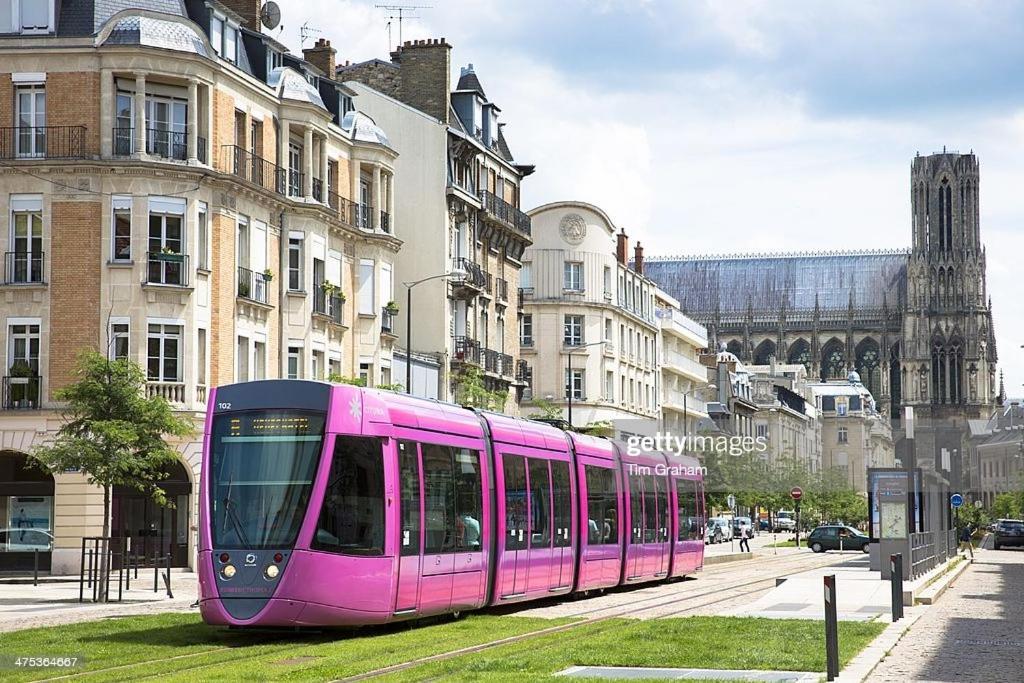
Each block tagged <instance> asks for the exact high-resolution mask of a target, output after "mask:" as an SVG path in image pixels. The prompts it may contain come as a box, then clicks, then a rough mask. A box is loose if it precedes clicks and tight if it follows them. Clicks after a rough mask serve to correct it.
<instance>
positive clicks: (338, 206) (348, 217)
mask: <svg viewBox="0 0 1024 683" xmlns="http://www.w3.org/2000/svg"><path fill="white" fill-rule="evenodd" d="M327 207H328V208H329V209H331V210H333V211H334V212H335V213H336V214H338V218H340V219H341V220H343V221H345V222H346V223H351V221H352V219H353V218H354V217H355V208H354V207H355V205H354V204H353V203H352V202H351V201H350V200H348V199H345V198H344V197H342V196H341V195H340V194H338V193H337V192H332V191H330V190H328V191H327Z"/></svg>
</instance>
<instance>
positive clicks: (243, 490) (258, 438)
mask: <svg viewBox="0 0 1024 683" xmlns="http://www.w3.org/2000/svg"><path fill="white" fill-rule="evenodd" d="M325 421H326V415H325V414H324V413H321V412H311V411H299V410H254V411H246V412H239V413H231V414H228V415H218V416H217V417H215V418H214V421H213V428H212V430H211V434H210V449H211V451H212V452H211V453H210V454H209V457H210V498H211V500H210V508H211V511H212V514H211V515H210V516H211V520H210V521H211V524H212V529H211V531H212V533H213V546H214V548H245V549H259V548H290V547H292V546H293V545H294V544H295V539H296V537H297V536H298V533H299V527H300V526H301V525H302V518H303V516H304V515H305V512H306V507H307V505H308V504H309V496H310V492H311V491H312V489H313V478H314V477H315V476H316V468H317V463H318V462H319V460H320V450H321V445H322V443H323V435H324V423H325Z"/></svg>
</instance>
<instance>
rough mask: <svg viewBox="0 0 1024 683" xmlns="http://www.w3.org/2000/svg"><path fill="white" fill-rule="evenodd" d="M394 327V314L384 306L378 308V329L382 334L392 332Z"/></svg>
mask: <svg viewBox="0 0 1024 683" xmlns="http://www.w3.org/2000/svg"><path fill="white" fill-rule="evenodd" d="M394 329H395V314H394V313H392V312H391V309H389V308H387V307H386V306H385V307H384V308H382V309H380V331H381V332H383V333H384V334H392V333H393V332H394Z"/></svg>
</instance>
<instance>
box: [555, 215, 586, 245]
mask: <svg viewBox="0 0 1024 683" xmlns="http://www.w3.org/2000/svg"><path fill="white" fill-rule="evenodd" d="M558 229H559V231H560V232H561V233H562V239H564V240H565V241H566V242H568V243H569V244H580V243H581V242H583V239H584V238H585V237H586V236H587V222H586V221H585V220H583V216H581V215H579V214H578V213H570V214H566V215H565V216H563V217H562V221H561V223H559V226H558Z"/></svg>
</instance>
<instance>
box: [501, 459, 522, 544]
mask: <svg viewBox="0 0 1024 683" xmlns="http://www.w3.org/2000/svg"><path fill="white" fill-rule="evenodd" d="M501 466H502V473H503V475H504V479H505V550H523V549H525V548H526V458H524V457H522V456H519V455H502V456H501Z"/></svg>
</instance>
